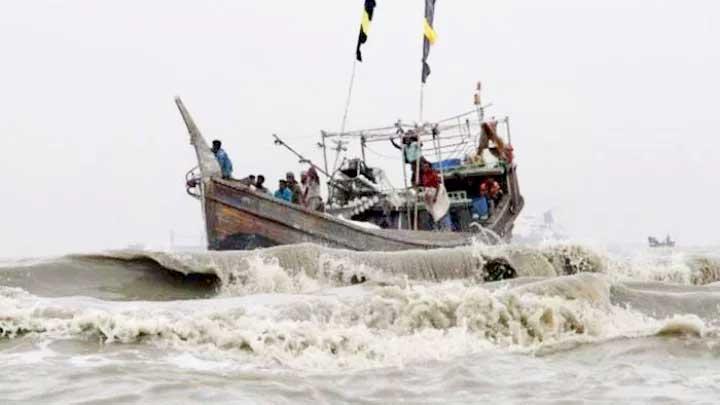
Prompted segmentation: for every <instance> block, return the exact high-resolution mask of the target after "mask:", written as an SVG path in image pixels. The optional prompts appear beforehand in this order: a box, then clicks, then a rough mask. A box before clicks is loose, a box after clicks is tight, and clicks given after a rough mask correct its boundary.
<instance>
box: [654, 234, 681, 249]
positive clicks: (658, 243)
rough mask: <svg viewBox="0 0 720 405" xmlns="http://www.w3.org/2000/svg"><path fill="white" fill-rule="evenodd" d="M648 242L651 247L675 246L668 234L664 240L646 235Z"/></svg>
mask: <svg viewBox="0 0 720 405" xmlns="http://www.w3.org/2000/svg"><path fill="white" fill-rule="evenodd" d="M648 244H649V245H650V247H651V248H656V247H675V241H674V240H672V239H671V238H670V235H668V236H666V237H665V240H664V241H660V240H658V239H657V238H655V237H653V236H648Z"/></svg>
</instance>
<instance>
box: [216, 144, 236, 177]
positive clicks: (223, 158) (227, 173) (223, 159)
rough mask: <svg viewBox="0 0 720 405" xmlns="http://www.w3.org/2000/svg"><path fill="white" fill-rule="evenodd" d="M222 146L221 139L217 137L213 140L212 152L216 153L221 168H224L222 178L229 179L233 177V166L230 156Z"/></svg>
mask: <svg viewBox="0 0 720 405" xmlns="http://www.w3.org/2000/svg"><path fill="white" fill-rule="evenodd" d="M221 146H222V142H220V141H219V140H217V139H215V140H214V141H212V152H213V153H214V154H215V158H216V159H217V161H218V163H219V164H220V170H222V178H223V179H229V178H232V171H233V166H232V162H231V161H230V158H229V157H228V155H227V153H225V150H223V149H222V148H221Z"/></svg>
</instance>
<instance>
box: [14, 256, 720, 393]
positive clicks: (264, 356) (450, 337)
mask: <svg viewBox="0 0 720 405" xmlns="http://www.w3.org/2000/svg"><path fill="white" fill-rule="evenodd" d="M497 259H503V260H506V261H508V262H509V263H511V264H512V266H513V267H514V268H515V269H516V271H517V275H518V277H517V278H515V279H512V280H506V281H496V282H484V281H483V280H484V278H485V277H484V272H485V271H486V266H485V265H486V264H487V263H489V262H491V261H493V260H497ZM361 280H366V281H365V282H364V283H357V281H361ZM719 305H720V250H719V249H712V248H704V249H701V248H696V249H683V248H677V249H646V248H627V249H614V250H607V249H604V248H599V247H596V246H586V245H582V244H573V243H545V244H539V245H534V246H529V245H528V246H523V245H508V246H497V247H487V246H480V245H478V246H470V247H465V248H458V249H450V250H436V251H431V252H426V251H411V252H401V253H357V252H348V251H342V250H333V249H328V248H324V247H320V246H316V245H297V246H284V247H277V248H271V249H265V250H258V251H253V252H209V253H178V252H159V251H140V250H138V251H132V250H128V251H113V252H102V253H93V254H80V255H69V256H64V257H57V258H44V259H24V260H6V261H0V364H2V365H3V367H2V368H3V371H4V372H3V373H2V374H0V403H3V404H15V403H18V404H24V403H31V404H42V403H63V404H100V403H103V404H104V403H113V404H124V403H142V404H146V403H163V404H165V403H181V404H184V403H188V404H192V403H202V404H284V403H292V404H295V403H298V404H303V403H307V404H324V403H327V404H336V403H359V404H397V403H407V404H463V403H466V404H477V403H537V404H543V403H546V404H575V403H577V404H581V403H594V404H617V403H657V404H674V403H707V404H714V403H718V401H720V324H719V323H718V312H719V310H720V307H719Z"/></svg>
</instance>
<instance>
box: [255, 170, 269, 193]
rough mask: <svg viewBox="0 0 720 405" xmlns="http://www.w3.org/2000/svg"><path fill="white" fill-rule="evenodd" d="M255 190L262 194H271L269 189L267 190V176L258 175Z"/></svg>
mask: <svg viewBox="0 0 720 405" xmlns="http://www.w3.org/2000/svg"><path fill="white" fill-rule="evenodd" d="M255 188H256V189H257V191H259V192H261V193H269V191H268V189H267V188H265V176H263V175H262V174H258V176H257V180H256V181H255Z"/></svg>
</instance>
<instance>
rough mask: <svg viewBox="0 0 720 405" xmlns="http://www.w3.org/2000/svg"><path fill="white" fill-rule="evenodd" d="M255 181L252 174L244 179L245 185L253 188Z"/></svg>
mask: <svg viewBox="0 0 720 405" xmlns="http://www.w3.org/2000/svg"><path fill="white" fill-rule="evenodd" d="M256 181H257V179H256V178H255V175H254V174H251V175H249V176H247V179H244V182H245V184H247V185H248V186H255V182H256Z"/></svg>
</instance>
